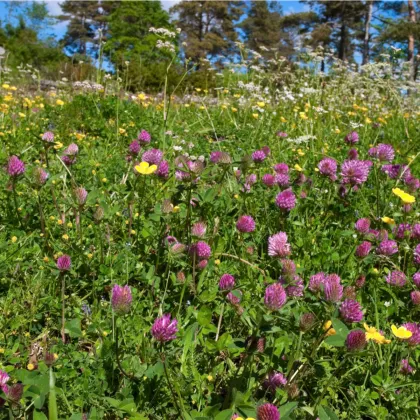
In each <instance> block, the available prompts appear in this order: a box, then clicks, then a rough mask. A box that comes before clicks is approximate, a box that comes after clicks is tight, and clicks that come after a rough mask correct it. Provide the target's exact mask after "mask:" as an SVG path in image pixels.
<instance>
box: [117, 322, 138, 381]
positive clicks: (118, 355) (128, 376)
mask: <svg viewBox="0 0 420 420" xmlns="http://www.w3.org/2000/svg"><path fill="white" fill-rule="evenodd" d="M118 330H119V328H118V325H117V327H116V329H115V355H116V359H117V366H118V369H119V370H120V371H121V373H122V374H123V375H124V376H125V377H126V378H128V379H130V380H133V379H135V378H134V376H133V375H130V374H129V373H127V372H126V371H125V370H124V369H123V367H122V366H121V362H120V352H119V347H118Z"/></svg>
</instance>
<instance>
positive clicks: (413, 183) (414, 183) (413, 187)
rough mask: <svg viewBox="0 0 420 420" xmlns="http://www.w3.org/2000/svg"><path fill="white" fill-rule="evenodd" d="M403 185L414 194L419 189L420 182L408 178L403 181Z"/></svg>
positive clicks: (411, 177)
mask: <svg viewBox="0 0 420 420" xmlns="http://www.w3.org/2000/svg"><path fill="white" fill-rule="evenodd" d="M405 185H407V187H408V189H409V190H410V191H411V192H415V191H417V190H418V189H419V188H420V180H419V179H417V178H414V177H413V176H410V177H408V178H407V179H406V180H405Z"/></svg>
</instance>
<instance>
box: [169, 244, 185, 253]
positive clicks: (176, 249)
mask: <svg viewBox="0 0 420 420" xmlns="http://www.w3.org/2000/svg"><path fill="white" fill-rule="evenodd" d="M186 249H187V247H186V246H185V245H184V244H181V243H180V242H175V243H172V244H170V245H169V252H170V253H171V254H172V255H180V254H183V253H184V251H185V250H186Z"/></svg>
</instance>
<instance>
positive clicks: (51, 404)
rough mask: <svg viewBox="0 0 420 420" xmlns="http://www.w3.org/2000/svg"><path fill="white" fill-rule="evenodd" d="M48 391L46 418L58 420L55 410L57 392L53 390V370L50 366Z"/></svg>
mask: <svg viewBox="0 0 420 420" xmlns="http://www.w3.org/2000/svg"><path fill="white" fill-rule="evenodd" d="M49 386H50V392H49V396H48V418H49V420H58V411H57V394H56V391H55V378H54V372H53V370H52V368H51V367H50V383H49Z"/></svg>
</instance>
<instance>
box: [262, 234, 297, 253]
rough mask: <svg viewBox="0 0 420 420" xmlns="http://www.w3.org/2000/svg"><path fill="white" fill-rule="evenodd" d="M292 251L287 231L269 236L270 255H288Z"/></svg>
mask: <svg viewBox="0 0 420 420" xmlns="http://www.w3.org/2000/svg"><path fill="white" fill-rule="evenodd" d="M291 253H292V251H291V249H290V244H289V243H288V242H287V234H286V233H285V232H279V233H276V234H275V235H273V236H270V237H269V238H268V255H269V256H270V257H280V258H284V257H288V256H289V255H290V254H291Z"/></svg>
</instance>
